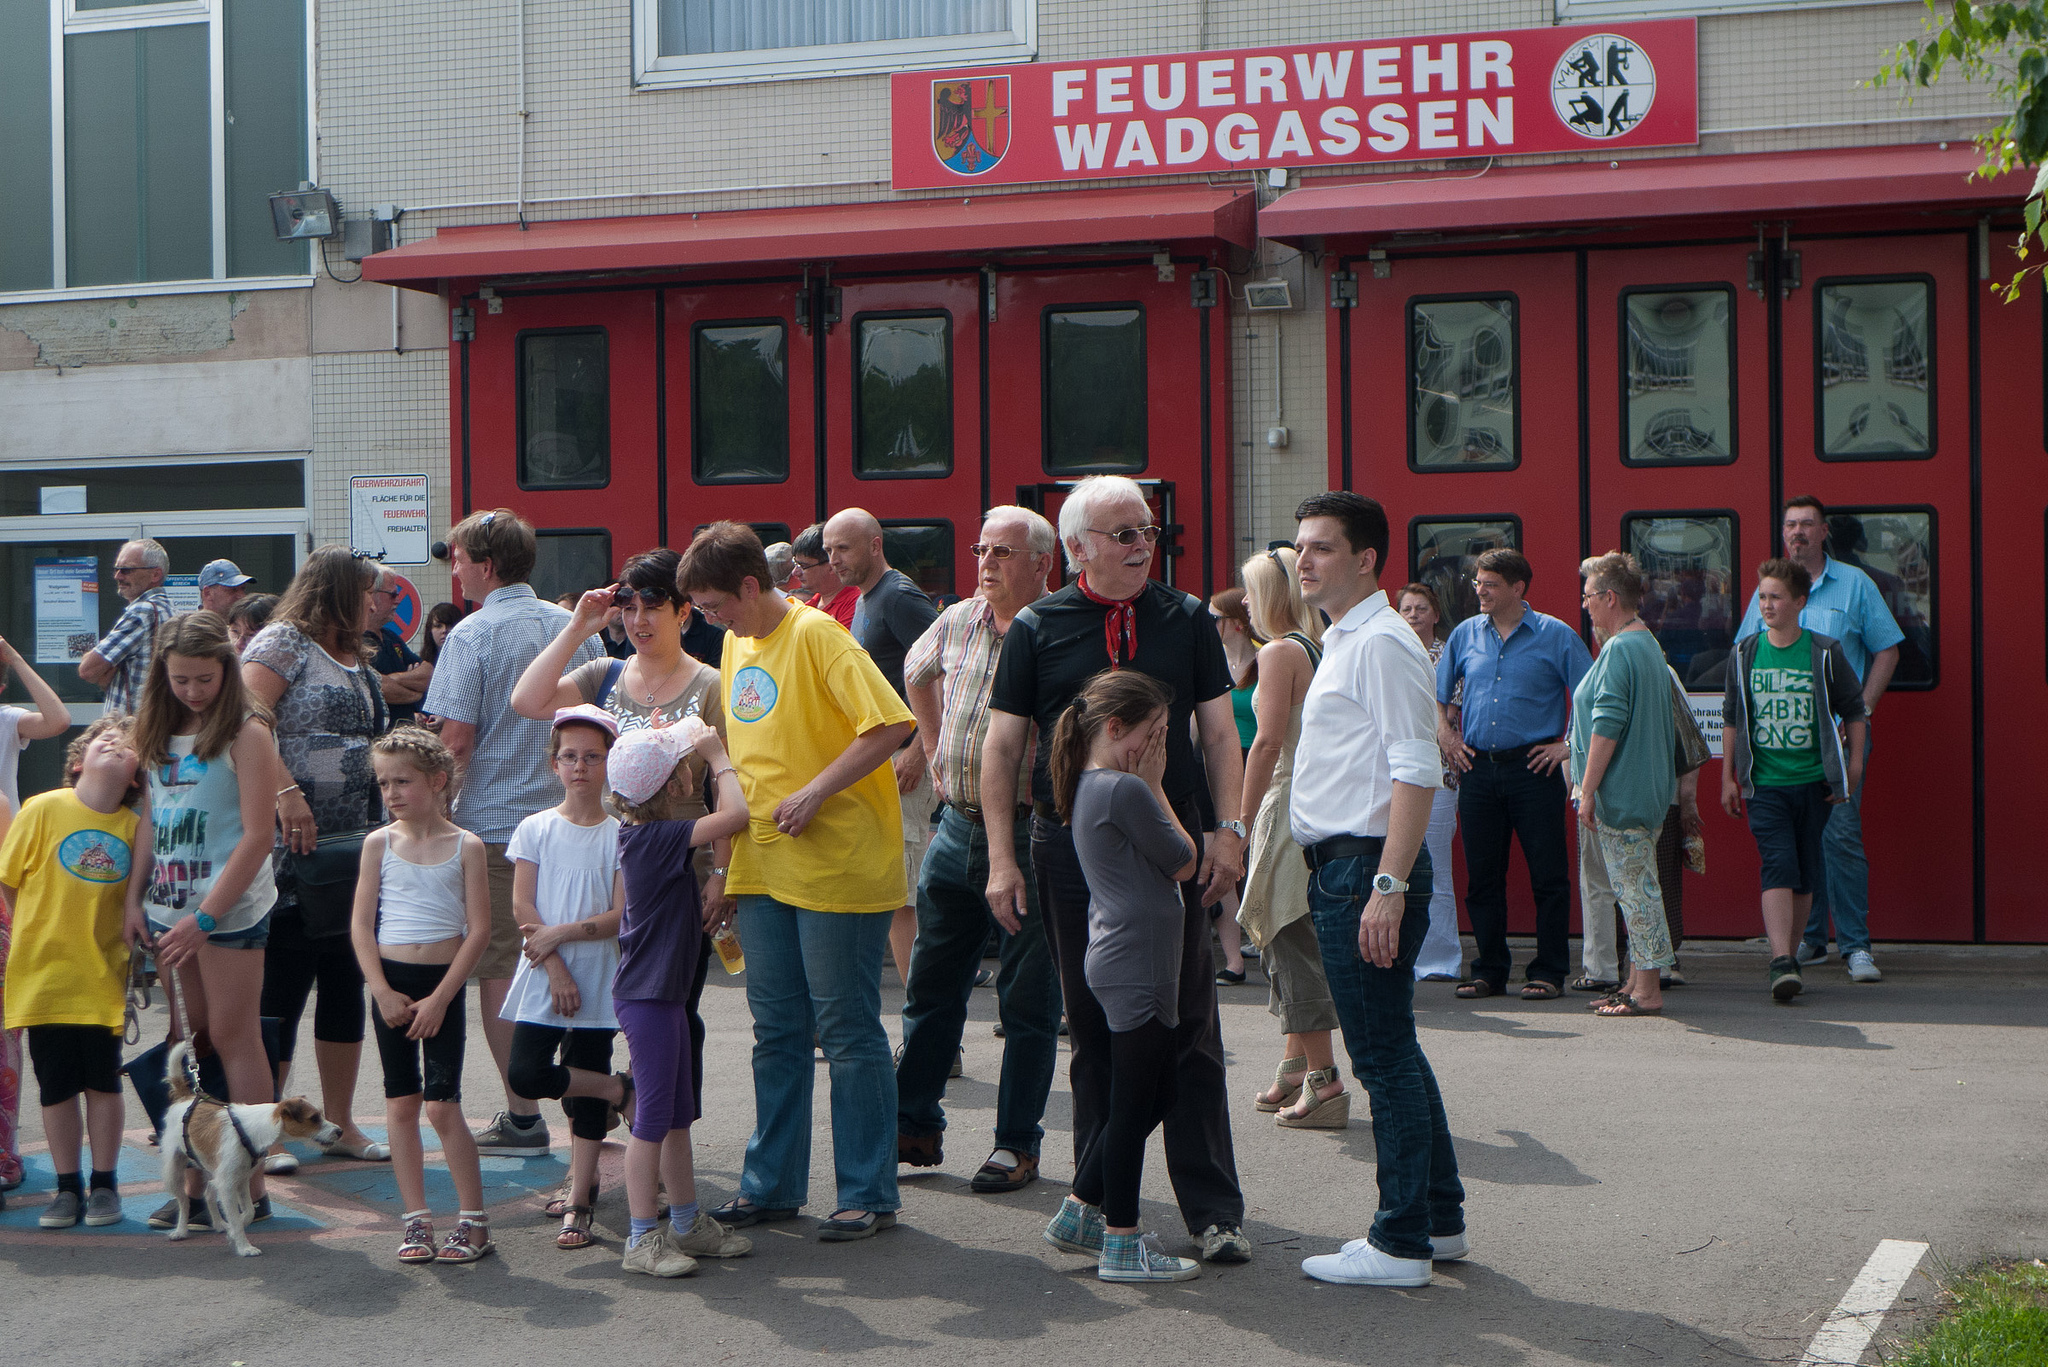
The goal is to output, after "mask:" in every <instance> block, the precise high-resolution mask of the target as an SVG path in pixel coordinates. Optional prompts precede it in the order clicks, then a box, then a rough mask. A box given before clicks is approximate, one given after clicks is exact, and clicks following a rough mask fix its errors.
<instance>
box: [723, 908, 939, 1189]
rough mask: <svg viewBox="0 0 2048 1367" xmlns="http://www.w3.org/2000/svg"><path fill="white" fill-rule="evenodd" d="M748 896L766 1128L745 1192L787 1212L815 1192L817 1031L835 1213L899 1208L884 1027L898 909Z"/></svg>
mask: <svg viewBox="0 0 2048 1367" xmlns="http://www.w3.org/2000/svg"><path fill="white" fill-rule="evenodd" d="M739 904H740V909H739V930H740V942H741V943H742V944H744V945H745V946H746V950H747V1007H748V1009H749V1010H751V1011H752V1012H753V1013H754V1133H753V1136H752V1137H751V1138H749V1139H748V1140H747V1157H746V1166H745V1169H744V1170H743V1171H742V1173H741V1175H740V1194H741V1195H742V1196H744V1197H746V1198H747V1199H748V1200H749V1201H752V1202H753V1203H755V1204H756V1205H761V1206H769V1207H774V1208H777V1209H788V1208H794V1207H797V1206H801V1205H803V1204H804V1203H805V1201H806V1199H807V1198H808V1196H809V1192H810V1180H811V1091H812V1088H813V1086H814V1085H815V1084H814V1082H813V1077H814V1074H815V1065H814V1064H813V1063H812V1062H811V1037H812V1034H813V1032H814V1031H815V1033H816V1035H817V1040H818V1047H820V1048H821V1049H823V1050H824V1051H825V1062H826V1065H827V1068H828V1070H829V1072H830V1074H831V1079H832V1160H833V1170H834V1172H835V1173H836V1175H837V1178H838V1189H839V1190H838V1197H837V1200H838V1204H837V1205H836V1206H834V1207H833V1209H835V1210H874V1211H892V1210H895V1209H896V1208H897V1206H898V1205H900V1204H901V1202H900V1201H899V1200H898V1199H897V1195H896V1135H895V1127H894V1125H893V1123H892V1121H893V1119H894V1117H895V1114H896V1070H895V1068H894V1067H892V1066H891V1065H890V1062H889V1037H888V1036H887V1035H886V1034H884V1033H883V1031H882V953H883V951H884V950H886V949H887V948H888V946H889V922H890V920H891V918H892V917H893V916H894V915H895V913H894V912H889V911H877V912H834V911H806V910H804V909H802V908H801V907H793V906H790V905H788V904H787V903H784V902H778V901H776V900H775V899H774V898H773V897H761V896H753V897H742V898H740V899H739Z"/></svg>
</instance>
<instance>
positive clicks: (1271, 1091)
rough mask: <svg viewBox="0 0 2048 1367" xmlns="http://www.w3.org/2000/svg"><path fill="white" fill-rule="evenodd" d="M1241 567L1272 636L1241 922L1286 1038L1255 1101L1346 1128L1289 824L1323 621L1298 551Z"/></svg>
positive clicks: (1256, 626) (1291, 1125) (1345, 1100)
mask: <svg viewBox="0 0 2048 1367" xmlns="http://www.w3.org/2000/svg"><path fill="white" fill-rule="evenodd" d="M1238 573H1239V576H1240V577H1241V578H1242V579H1243V580H1244V601H1245V609H1246V613H1247V615H1248V616H1249V617H1250V619H1251V625H1252V630H1253V631H1255V632H1257V633H1258V634H1259V635H1260V636H1262V637H1264V638H1265V639H1266V641H1267V644H1266V645H1264V646H1262V647H1261V648H1260V649H1259V653H1258V660H1257V668H1258V678H1259V689H1258V694H1257V696H1256V697H1255V698H1254V699H1253V710H1254V712H1255V714H1256V716H1257V718H1258V733H1257V735H1256V736H1255V737H1254V738H1253V740H1252V746H1251V751H1250V753H1249V754H1248V755H1247V756H1246V758H1245V764H1244V798H1243V816H1242V819H1243V821H1244V824H1245V826H1246V828H1247V829H1248V830H1250V831H1251V863H1250V866H1249V867H1250V872H1249V873H1247V874H1246V876H1245V891H1244V904H1243V906H1242V908H1241V909H1240V910H1239V911H1238V922H1239V924H1241V925H1242V926H1243V927H1244V930H1245V933H1246V934H1247V935H1249V936H1250V937H1251V940H1252V943H1254V944H1256V945H1257V946H1258V947H1259V951H1260V962H1261V963H1263V964H1264V965H1265V969H1266V981H1267V982H1268V984H1269V985H1270V988H1271V1005H1270V1006H1269V1007H1268V1008H1267V1009H1268V1010H1270V1011H1271V1012H1272V1013H1273V1014H1274V1015H1275V1016H1278V1017H1279V1018H1280V1028H1281V1030H1282V1031H1283V1032H1284V1033H1285V1034H1286V1037H1287V1041H1286V1049H1285V1053H1284V1056H1283V1057H1282V1059H1281V1061H1280V1067H1279V1070H1278V1072H1277V1073H1275V1075H1274V1077H1273V1085H1272V1086H1270V1087H1268V1088H1267V1089H1266V1090H1265V1091H1263V1092H1260V1093H1259V1095H1258V1101H1257V1104H1258V1108H1259V1109H1260V1110H1262V1111H1269V1112H1277V1113H1278V1114H1277V1116H1276V1119H1277V1121H1278V1123H1279V1124H1280V1125H1282V1126H1284V1127H1286V1128H1288V1129H1318V1130H1321V1129H1329V1130H1341V1129H1343V1128H1344V1127H1345V1126H1347V1125H1348V1124H1350V1123H1351V1094H1350V1093H1349V1092H1347V1091H1345V1090H1344V1083H1343V1081H1342V1079H1341V1078H1339V1076H1338V1073H1337V1060H1336V1056H1335V1055H1334V1054H1333V1053H1332V1052H1331V1048H1330V1032H1331V1031H1332V1030H1334V1029H1336V1028H1337V1007H1336V1004H1335V1003H1334V1002H1333V1001H1331V999H1330V985H1329V982H1328V981H1327V980H1326V979H1325V978H1324V976H1323V960H1322V951H1321V949H1320V948H1319V947H1318V946H1317V943H1316V932H1315V927H1314V925H1313V923H1312V922H1311V921H1310V920H1309V916H1308V876H1309V875H1308V865H1307V864H1305V863H1303V862H1302V858H1301V850H1300V849H1299V848H1298V847H1297V846H1296V845H1295V843H1294V838H1293V836H1292V835H1290V834H1289V832H1288V824H1287V796H1288V786H1289V780H1290V777H1291V775H1292V774H1293V771H1294V746H1295V742H1296V741H1298V740H1299V739H1300V738H1301V703H1302V699H1303V698H1304V697H1306V696H1307V694H1308V684H1309V679H1310V678H1311V677H1312V676H1313V675H1314V674H1315V669H1316V665H1317V664H1318V663H1320V662H1321V660H1322V655H1323V649H1322V636H1323V619H1322V614H1321V613H1319V612H1316V611H1314V610H1313V609H1311V608H1310V607H1309V606H1308V604H1307V603H1305V602H1303V601H1302V597H1301V578H1300V575H1299V574H1298V573H1297V572H1296V570H1295V565H1294V552H1293V551H1292V550H1290V549H1287V548H1285V547H1282V548H1279V549H1276V550H1269V551H1266V552H1264V553H1263V554H1260V555H1255V556H1253V557H1252V558H1251V559H1250V560H1247V561H1245V562H1244V565H1243V567H1242V568H1241V569H1240V570H1239V572H1238Z"/></svg>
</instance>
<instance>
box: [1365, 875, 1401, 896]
mask: <svg viewBox="0 0 2048 1367" xmlns="http://www.w3.org/2000/svg"><path fill="white" fill-rule="evenodd" d="M1372 890H1373V891H1374V892H1376V893H1378V894H1379V895H1380V896H1382V897H1392V896H1393V895H1394V894H1395V893H1397V892H1406V891H1408V885H1407V884H1406V883H1404V882H1402V881H1401V880H1400V879H1398V878H1396V877H1394V875H1393V874H1391V873H1382V874H1378V875H1376V876H1375V877H1374V878H1373V880H1372Z"/></svg>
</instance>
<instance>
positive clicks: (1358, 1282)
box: [1301, 1240, 1430, 1286]
mask: <svg viewBox="0 0 2048 1367" xmlns="http://www.w3.org/2000/svg"><path fill="white" fill-rule="evenodd" d="M1301 1270H1302V1271H1303V1272H1306V1273H1308V1275H1309V1276H1311V1277H1314V1278H1315V1279H1316V1280H1317V1281H1319V1282H1336V1283H1338V1284H1340V1285H1343V1286H1428V1285H1429V1278H1430V1269H1429V1263H1428V1261H1427V1260H1425V1259H1422V1258H1394V1257H1389V1256H1388V1255H1387V1254H1385V1253H1382V1252H1380V1251H1379V1250H1378V1249H1376V1248H1374V1247H1373V1246H1372V1245H1371V1244H1370V1243H1367V1242H1365V1241H1363V1240H1353V1241H1352V1242H1351V1243H1349V1244H1346V1245H1345V1246H1344V1250H1343V1252H1341V1253H1324V1254H1320V1255H1318V1256H1316V1257H1313V1258H1303V1259H1302V1260H1301Z"/></svg>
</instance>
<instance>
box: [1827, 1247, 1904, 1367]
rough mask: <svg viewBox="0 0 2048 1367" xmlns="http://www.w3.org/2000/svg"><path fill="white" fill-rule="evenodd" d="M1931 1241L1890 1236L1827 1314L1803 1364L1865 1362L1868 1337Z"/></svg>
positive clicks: (1834, 1366)
mask: <svg viewBox="0 0 2048 1367" xmlns="http://www.w3.org/2000/svg"><path fill="white" fill-rule="evenodd" d="M1926 1252H1927V1245H1926V1244H1922V1243H1914V1242H1913V1241H1911V1240H1909V1239H1886V1240H1885V1241H1884V1242H1882V1243H1880V1244H1879V1245H1878V1246H1877V1251H1876V1252H1875V1253H1873V1254H1871V1255H1870V1261H1869V1262H1867V1263H1865V1264H1863V1270H1862V1271H1861V1272H1859V1273H1857V1274H1856V1280H1855V1281H1853V1282H1851V1283H1849V1289H1848V1290H1847V1291H1846V1292H1844V1293H1843V1295H1842V1299H1841V1302H1840V1304H1838V1305H1836V1306H1835V1308H1834V1309H1833V1310H1831V1311H1829V1312H1828V1318H1827V1322H1826V1323H1825V1324H1823V1325H1821V1327H1820V1332H1819V1333H1817V1334H1815V1335H1814V1336H1813V1342H1812V1343H1809V1344H1807V1345H1806V1355H1805V1356H1804V1357H1802V1358H1800V1359H1799V1367H1854V1364H1856V1363H1858V1362H1861V1361H1862V1360H1863V1350H1864V1349H1865V1348H1867V1347H1869V1346H1870V1336H1871V1335H1873V1334H1875V1333H1876V1332H1877V1326H1878V1324H1879V1323H1880V1322H1881V1321H1882V1320H1883V1319H1884V1315H1885V1311H1887V1310H1889V1309H1891V1308H1892V1302H1893V1301H1896V1300H1897V1299H1898V1298H1899V1292H1901V1291H1903V1290H1905V1288H1906V1280H1907V1279H1908V1278H1909V1277H1911V1276H1912V1275H1913V1269H1914V1268H1916V1267H1918V1266H1919V1265H1920V1259H1921V1257H1922V1256H1923V1255H1924V1254H1925V1253H1926Z"/></svg>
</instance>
